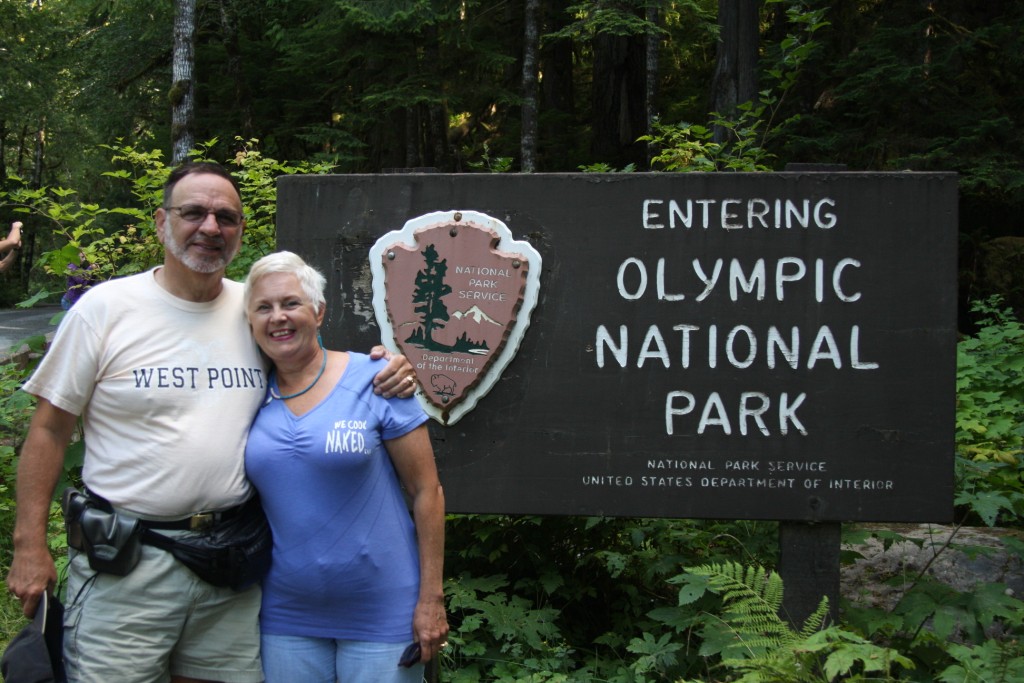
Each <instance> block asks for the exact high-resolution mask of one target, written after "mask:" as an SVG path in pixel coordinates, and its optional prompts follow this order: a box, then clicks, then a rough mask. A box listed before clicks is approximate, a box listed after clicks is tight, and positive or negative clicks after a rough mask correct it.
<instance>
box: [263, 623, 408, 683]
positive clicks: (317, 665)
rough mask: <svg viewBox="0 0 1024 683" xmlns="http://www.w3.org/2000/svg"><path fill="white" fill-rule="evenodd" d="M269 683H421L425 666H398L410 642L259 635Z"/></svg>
mask: <svg viewBox="0 0 1024 683" xmlns="http://www.w3.org/2000/svg"><path fill="white" fill-rule="evenodd" d="M260 644H261V647H262V653H261V654H262V658H263V675H264V676H266V678H267V680H266V683H295V682H296V681H302V683H335V681H337V682H338V683H421V681H422V680H423V665H422V664H414V665H413V666H411V667H410V668H408V669H403V668H401V667H399V666H398V660H399V658H400V657H401V656H402V650H404V649H405V648H406V646H407V645H409V643H369V642H362V641H352V640H334V639H332V638H309V637H305V636H278V635H272V634H267V633H264V634H263V635H262V636H261V638H260Z"/></svg>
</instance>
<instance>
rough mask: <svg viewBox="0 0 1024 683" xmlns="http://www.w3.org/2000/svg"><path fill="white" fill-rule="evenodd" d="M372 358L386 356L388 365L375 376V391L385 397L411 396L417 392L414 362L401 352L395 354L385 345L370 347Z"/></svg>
mask: <svg viewBox="0 0 1024 683" xmlns="http://www.w3.org/2000/svg"><path fill="white" fill-rule="evenodd" d="M370 358H373V359H374V360H376V359H378V358H386V359H387V361H388V364H387V366H386V367H385V368H384V369H383V370H381V371H380V372H378V373H377V376H376V377H374V378H373V393H375V394H377V395H378V396H383V397H384V398H391V397H392V396H400V397H401V398H409V397H410V396H412V395H413V394H415V393H416V389H417V386H418V385H417V384H416V373H415V372H413V370H412V363H410V362H409V359H408V358H406V357H405V356H403V355H401V354H393V353H391V352H390V351H388V350H387V349H386V348H384V347H383V346H374V347H373V348H372V349H370Z"/></svg>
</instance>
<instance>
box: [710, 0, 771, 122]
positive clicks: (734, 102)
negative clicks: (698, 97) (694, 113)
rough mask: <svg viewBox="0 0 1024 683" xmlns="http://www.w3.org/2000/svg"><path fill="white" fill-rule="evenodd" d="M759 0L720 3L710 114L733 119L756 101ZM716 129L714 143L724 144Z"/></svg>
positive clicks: (730, 0) (725, 0)
mask: <svg viewBox="0 0 1024 683" xmlns="http://www.w3.org/2000/svg"><path fill="white" fill-rule="evenodd" d="M760 5H761V3H760V0H718V27H719V37H718V51H717V53H716V63H715V75H714V78H713V79H712V81H711V111H713V112H717V113H719V114H722V115H723V116H726V117H732V116H735V114H736V107H737V106H738V105H740V104H743V103H744V102H752V101H753V100H754V99H755V98H756V97H757V50H758V38H759V35H760V33H759V26H760V15H759V10H760ZM726 138H727V131H726V129H724V128H722V127H720V126H716V127H715V133H714V139H715V141H716V142H724V141H725V140H726Z"/></svg>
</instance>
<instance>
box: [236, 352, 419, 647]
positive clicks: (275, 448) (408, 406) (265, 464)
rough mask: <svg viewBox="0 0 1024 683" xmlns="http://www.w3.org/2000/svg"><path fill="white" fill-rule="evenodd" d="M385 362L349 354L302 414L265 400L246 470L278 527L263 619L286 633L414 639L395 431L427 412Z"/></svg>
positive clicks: (413, 581) (415, 556) (411, 530)
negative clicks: (387, 392) (384, 382)
mask: <svg viewBox="0 0 1024 683" xmlns="http://www.w3.org/2000/svg"><path fill="white" fill-rule="evenodd" d="M383 365H384V363H383V361H376V362H375V361H371V360H370V358H369V356H366V355H363V354H357V353H350V354H349V361H348V366H347V367H346V368H345V372H344V374H343V375H342V377H341V379H340V380H339V381H338V384H337V385H336V386H335V387H334V389H333V390H332V391H331V393H330V394H328V396H327V397H326V398H324V400H323V401H322V402H321V403H320V404H319V405H317V406H316V407H315V408H313V409H312V410H311V411H309V412H308V413H306V414H305V415H302V416H301V417H296V416H295V415H294V414H293V413H292V412H291V411H290V410H288V407H287V406H286V405H285V404H284V402H283V401H278V400H272V401H270V402H269V403H267V404H266V405H264V406H263V408H262V409H260V411H259V413H258V414H257V415H256V419H255V421H254V422H253V425H252V429H251V430H250V431H249V443H248V445H247V446H246V449H245V469H246V473H247V474H248V476H249V478H250V479H251V481H252V483H253V484H255V486H256V488H257V489H258V490H259V492H260V496H261V497H262V499H263V507H264V508H265V509H266V512H267V517H268V518H269V520H270V526H271V529H272V530H273V533H274V555H273V562H272V564H271V567H270V572H269V573H268V574H267V577H266V579H264V581H263V605H262V608H261V610H260V628H262V629H263V631H264V632H266V633H272V634H278V635H302V636H313V637H323V638H337V639H342V640H368V641H377V642H402V641H407V640H411V639H412V615H413V609H414V608H415V606H416V601H417V599H418V596H419V552H418V549H417V544H416V529H415V526H414V524H413V520H412V517H411V515H410V513H409V508H408V506H407V504H406V501H405V497H404V495H403V493H402V490H401V487H400V484H399V481H398V476H397V474H396V473H395V469H394V467H393V465H392V464H391V458H390V456H389V455H388V452H387V450H386V449H385V447H384V443H383V441H384V440H387V439H394V438H397V437H399V436H402V435H403V434H407V433H408V432H410V431H412V430H413V429H415V428H416V427H418V426H419V425H421V424H423V422H425V421H426V419H427V417H426V415H425V414H424V412H423V409H422V408H420V405H419V403H417V402H416V401H415V400H412V399H397V398H393V399H383V398H381V397H379V396H376V395H375V394H374V393H373V387H372V385H371V381H372V379H373V376H374V375H375V374H377V372H378V371H379V370H380V369H381V368H382V367H383Z"/></svg>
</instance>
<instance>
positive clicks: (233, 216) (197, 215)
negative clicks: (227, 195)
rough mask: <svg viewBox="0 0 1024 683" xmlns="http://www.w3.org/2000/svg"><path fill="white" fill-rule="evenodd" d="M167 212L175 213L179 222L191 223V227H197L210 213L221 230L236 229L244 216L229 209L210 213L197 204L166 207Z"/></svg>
mask: <svg viewBox="0 0 1024 683" xmlns="http://www.w3.org/2000/svg"><path fill="white" fill-rule="evenodd" d="M167 210H168V211H177V212H178V216H180V217H181V220H183V221H185V222H186V223H191V224H193V225H199V224H200V223H202V222H203V221H205V220H206V217H207V216H209V215H210V214H211V213H212V214H213V217H214V218H215V219H216V220H217V225H219V226H220V227H222V228H237V227H238V226H239V225H241V224H242V221H243V220H245V216H243V215H242V214H240V213H238V212H237V211H232V210H231V209H217V210H216V211H211V210H210V209H207V208H206V207H205V206H199V205H198V204H184V205H183V206H168V207H167Z"/></svg>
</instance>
